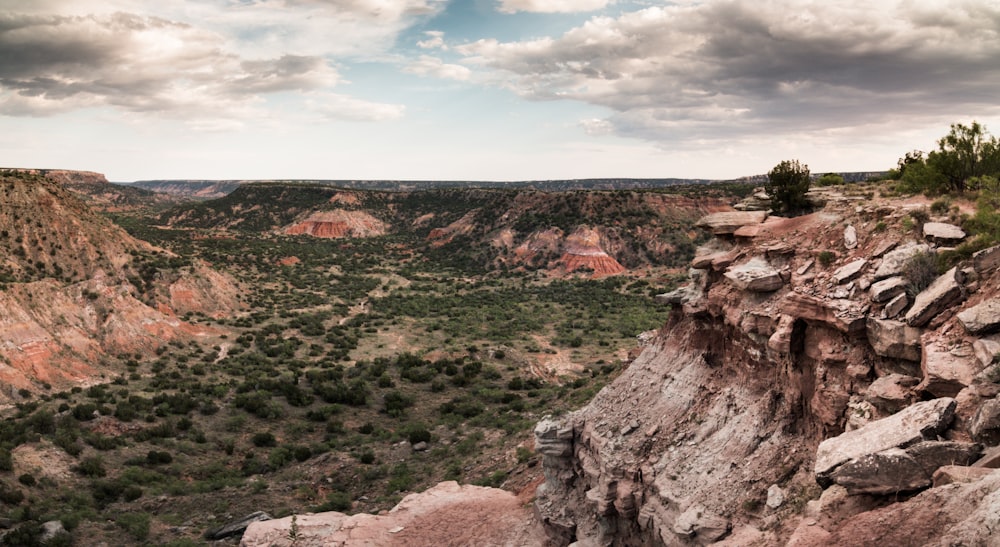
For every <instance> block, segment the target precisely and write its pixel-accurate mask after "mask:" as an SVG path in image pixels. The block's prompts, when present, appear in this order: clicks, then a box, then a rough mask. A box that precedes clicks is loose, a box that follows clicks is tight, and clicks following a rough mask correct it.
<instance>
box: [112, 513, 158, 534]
mask: <svg viewBox="0 0 1000 547" xmlns="http://www.w3.org/2000/svg"><path fill="white" fill-rule="evenodd" d="M115 522H116V523H117V524H118V526H121V527H122V528H123V529H124V530H125V531H126V532H128V534H129V535H130V536H132V538H133V539H136V540H138V541H143V540H145V539H146V538H148V537H149V522H150V518H149V513H122V514H119V515H118V517H117V518H116V519H115Z"/></svg>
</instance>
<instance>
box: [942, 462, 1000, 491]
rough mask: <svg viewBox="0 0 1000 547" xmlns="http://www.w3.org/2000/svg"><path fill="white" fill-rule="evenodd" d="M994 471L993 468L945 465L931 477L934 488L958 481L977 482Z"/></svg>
mask: <svg viewBox="0 0 1000 547" xmlns="http://www.w3.org/2000/svg"><path fill="white" fill-rule="evenodd" d="M991 473H993V470H992V469H985V468H982V467H968V466H965V465H943V466H941V467H939V468H938V469H937V471H935V472H934V475H933V476H932V477H931V481H932V482H933V486H934V488H937V487H938V486H944V485H946V484H953V483H956V482H975V481H978V480H979V479H981V478H983V477H985V476H986V475H989V474H991Z"/></svg>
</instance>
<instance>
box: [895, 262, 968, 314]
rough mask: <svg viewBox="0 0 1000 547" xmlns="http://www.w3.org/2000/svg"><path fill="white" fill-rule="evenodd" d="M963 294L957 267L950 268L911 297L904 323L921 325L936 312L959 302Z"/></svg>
mask: <svg viewBox="0 0 1000 547" xmlns="http://www.w3.org/2000/svg"><path fill="white" fill-rule="evenodd" d="M964 296H965V295H964V292H963V290H962V280H961V279H959V273H958V268H952V269H950V270H948V271H947V272H945V273H944V275H941V276H940V277H938V278H937V279H936V280H934V282H933V283H931V286H930V287H927V288H926V289H924V290H923V291H922V292H921V293H920V294H918V295H917V296H916V298H914V299H913V307H911V308H910V311H908V312H906V323H907V324H908V325H910V326H911V327H922V326H924V325H926V324H927V323H928V322H930V320H931V319H933V318H934V317H935V316H936V315H937V314H939V313H941V312H942V311H944V310H945V309H947V308H949V307H951V306H953V305H955V304H957V303H958V302H960V301H961V300H962V298H964Z"/></svg>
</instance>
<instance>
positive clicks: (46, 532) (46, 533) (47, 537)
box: [38, 520, 69, 545]
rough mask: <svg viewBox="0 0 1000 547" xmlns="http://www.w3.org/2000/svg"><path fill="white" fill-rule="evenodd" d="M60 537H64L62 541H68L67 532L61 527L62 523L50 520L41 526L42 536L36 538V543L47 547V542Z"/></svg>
mask: <svg viewBox="0 0 1000 547" xmlns="http://www.w3.org/2000/svg"><path fill="white" fill-rule="evenodd" d="M60 536H66V537H65V538H63V539H68V538H69V532H67V531H66V528H64V527H63V523H62V521H58V520H50V521H48V522H45V523H43V524H42V535H41V536H40V537H39V538H38V541H39V544H41V545H49V544H50V543H49V542H51V541H53V540H55V539H56V538H58V537H60Z"/></svg>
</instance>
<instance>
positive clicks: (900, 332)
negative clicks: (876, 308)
mask: <svg viewBox="0 0 1000 547" xmlns="http://www.w3.org/2000/svg"><path fill="white" fill-rule="evenodd" d="M867 325H868V343H869V344H871V346H872V350H874V351H875V353H876V354H877V355H881V356H883V357H893V358H895V359H906V360H907V361H917V362H919V361H920V335H921V333H922V331H921V330H920V329H918V328H915V327H911V326H909V325H907V324H906V323H903V322H901V321H891V320H882V319H875V318H873V317H869V318H868V323H867Z"/></svg>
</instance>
